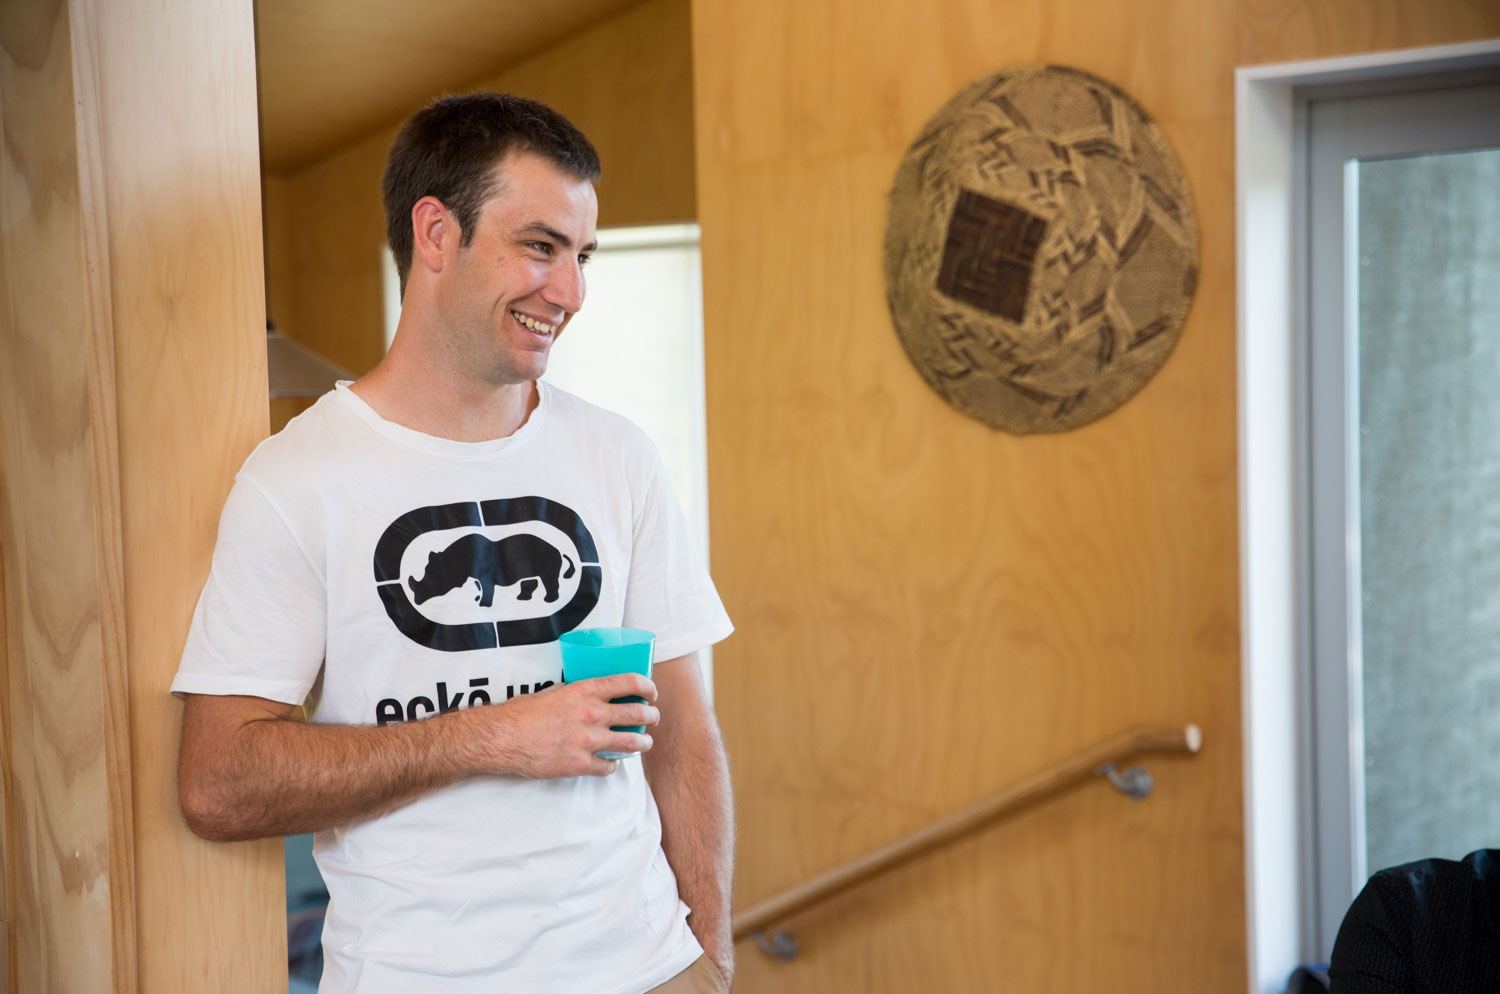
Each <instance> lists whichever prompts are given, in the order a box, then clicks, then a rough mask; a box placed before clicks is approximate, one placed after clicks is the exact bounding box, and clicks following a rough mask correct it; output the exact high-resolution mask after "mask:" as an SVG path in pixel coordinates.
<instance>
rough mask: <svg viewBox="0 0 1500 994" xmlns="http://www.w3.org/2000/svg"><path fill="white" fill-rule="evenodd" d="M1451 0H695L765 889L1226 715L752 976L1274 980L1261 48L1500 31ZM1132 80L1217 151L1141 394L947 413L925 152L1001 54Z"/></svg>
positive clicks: (893, 985) (842, 903)
mask: <svg viewBox="0 0 1500 994" xmlns="http://www.w3.org/2000/svg"><path fill="white" fill-rule="evenodd" d="M1497 17H1500V14H1497V13H1495V12H1489V11H1481V10H1480V9H1479V5H1474V4H1461V3H1437V4H1433V3H1426V2H1417V0H1401V2H1394V0H1392V2H1385V3H1376V4H1362V3H1356V2H1354V0H1347V2H1345V0H1327V2H1322V3H1314V4H1300V3H1286V2H1276V0H1242V2H1235V0H1220V2H1214V3H1207V4H1192V3H1186V2H1181V0H1143V2H1140V3H1133V4H1127V5H1117V4H1109V3H1104V2H1102V0H1057V2H1053V3H1047V4H1042V3H1027V4H1006V5H994V4H992V5H975V4H966V3H960V2H957V0H944V2H940V3H937V4H929V5H910V4H902V3H897V2H882V0H877V2H875V3H873V4H864V5H859V6H856V5H852V4H845V3H822V4H815V5H811V6H810V5H808V4H805V3H794V2H791V0H768V2H765V3H761V4H755V5H743V4H742V5H726V4H714V3H695V4H694V8H693V28H694V63H695V68H696V73H697V91H696V114H697V128H696V131H697V138H698V189H699V220H700V224H701V225H702V229H703V258H704V274H703V277H704V307H705V319H706V328H707V336H708V340H707V387H708V423H709V484H710V497H711V500H710V509H711V519H712V520H711V525H712V540H713V559H714V566H715V576H716V579H717V580H718V582H719V584H720V589H721V592H722V593H723V595H724V597H725V600H726V602H727V604H728V607H729V610H730V613H731V615H732V616H733V617H734V618H735V621H736V625H737V629H738V633H737V634H736V635H735V636H734V638H732V639H730V640H729V641H728V642H727V643H725V644H724V645H723V646H722V647H720V648H718V649H716V650H715V688H716V697H717V705H718V709H719V714H720V716H721V720H722V722H723V726H724V731H725V735H726V739H727V741H728V745H729V749H730V756H731V761H732V763H733V766H734V770H735V782H736V788H737V796H738V808H739V838H740V850H739V862H738V873H737V882H738V892H739V893H738V898H737V902H736V903H737V906H738V907H748V906H750V905H752V904H754V903H755V902H757V901H759V900H762V899H764V898H766V897H768V896H769V895H771V894H773V893H776V892H778V891H780V890H782V889H784V888H787V887H790V886H792V885H795V884H797V883H799V882H800V881H802V880H805V879H807V878H808V877H810V876H813V875H815V874H817V873H819V872H822V871H826V870H828V869H830V868H832V867H834V866H836V865H838V864H840V863H842V862H844V861H846V860H849V859H852V858H854V857H856V856H858V855H860V854H861V853H864V852H867V851H869V850H871V849H873V848H875V847H877V846H879V845H882V844H884V843H887V842H889V841H891V840H892V839H895V838H897V837H899V836H900V835H902V834H904V833H906V832H909V831H911V830H913V829H915V828H916V827H918V826H920V825H922V824H924V823H926V822H927V821H929V820H931V819H934V818H936V817H939V816H941V815H943V814H945V813H947V812H949V811H951V810H953V809H955V808H958V807H960V806H962V805H964V804H967V803H970V802H972V801H973V800H975V799H976V798H978V797H981V796H983V795H984V794H986V793H988V792H989V791H991V790H994V789H996V788H998V787H1000V786H1002V785H1004V784H1006V783H1008V782H1011V781H1013V780H1016V779H1018V778H1020V777H1021V776H1024V775H1026V774H1027V773H1029V772H1031V771H1032V770H1034V769H1037V768H1039V767H1040V766H1042V765H1044V764H1045V763H1046V762H1048V761H1049V760H1050V759H1051V758H1052V757H1056V756H1058V755H1064V754H1067V753H1068V752H1070V751H1072V750H1074V749H1076V748H1079V747H1080V746H1081V745H1082V744H1084V743H1087V742H1089V741H1090V740H1093V739H1095V738H1097V737H1100V736H1102V735H1104V734H1108V733H1109V732H1110V731H1111V730H1113V729H1114V728H1117V727H1119V726H1120V725H1122V724H1134V723H1157V722H1175V721H1195V722H1198V723H1200V724H1201V725H1202V726H1203V729H1204V734H1205V737H1206V741H1207V743H1208V745H1207V747H1206V748H1205V749H1204V751H1203V754H1202V755H1201V757H1199V758H1197V759H1195V760H1193V761H1191V762H1174V761H1166V760H1163V761H1158V762H1153V763H1151V764H1149V766H1150V768H1151V769H1152V770H1153V772H1154V773H1155V774H1156V775H1157V784H1158V787H1157V792H1156V794H1155V795H1154V796H1153V797H1152V799H1151V800H1150V801H1149V802H1147V803H1145V804H1132V803H1130V802H1128V801H1124V800H1123V799H1121V798H1120V797H1119V796H1118V795H1117V794H1114V793H1113V792H1111V791H1105V790H1101V791H1081V792H1076V793H1072V794H1069V795H1067V796H1063V797H1060V798H1058V799H1057V800H1056V801H1054V802H1053V803H1050V804H1048V805H1043V806H1040V807H1038V808H1036V809H1034V810H1033V811H1031V812H1029V813H1027V814H1026V815H1023V816H1022V817H1020V818H1018V819H1017V820H1015V821H1013V822H1008V823H1006V824H1002V825H998V826H996V827H994V828H992V829H989V830H986V831H984V832H982V833H980V834H979V835H977V836H975V837H973V838H972V839H969V840H967V841H965V842H962V843H958V844H956V845H954V846H952V847H949V848H946V849H944V850H942V851H940V852H938V853H935V854H933V855H932V856H931V857H930V858H929V859H926V860H923V861H920V862H917V863H913V864H911V865H909V866H907V867H905V868H903V869H902V870H899V871H897V872H896V873H895V874H894V875H892V876H891V877H889V878H888V879H886V880H885V881H883V882H880V883H876V884H873V885H871V886H870V887H868V888H861V889H860V890H858V891H854V892H850V893H849V894H846V895H844V896H843V897H840V898H838V899H836V900H835V901H834V902H833V903H831V904H829V905H827V906H825V907H823V908H822V909H817V910H814V911H810V912H808V913H807V914H805V915H803V916H802V917H801V919H800V920H799V921H796V922H794V923H792V924H793V926H794V929H795V931H796V932H797V934H798V937H799V939H801V941H802V944H803V951H804V953H803V956H802V958H800V959H799V960H798V961H797V962H796V963H795V964H792V965H784V964H779V963H775V962H772V961H770V960H768V959H766V958H765V957H763V956H761V955H759V954H758V953H755V952H754V951H753V947H749V946H742V947H741V950H740V976H739V980H738V982H737V984H736V989H737V990H743V991H745V992H746V994H756V992H758V991H785V992H800V991H808V992H812V991H827V990H859V991H864V992H872V994H879V992H884V991H893V992H894V991H900V990H906V989H909V988H913V987H915V988H917V989H936V990H965V991H967V990H992V989H1007V990H1028V991H1058V992H1072V991H1085V990H1109V991H1158V990H1242V989H1244V986H1245V983H1246V937H1245V928H1246V924H1245V883H1244V863H1243V860H1244V852H1243V828H1242V810H1241V809H1242V804H1243V800H1242V769H1243V764H1242V758H1241V749H1240V742H1241V732H1240V672H1239V649H1238V647H1239V614H1238V579H1237V577H1238V569H1237V518H1236V468H1235V467H1236V451H1235V447H1236V442H1235V438H1236V434H1235V417H1236V414H1235V331H1234V328H1235V323H1234V322H1235V309H1234V258H1233V238H1234V215H1233V199H1232V197H1233V179H1234V176H1233V160H1232V155H1233V89H1232V87H1233V69H1234V67H1235V66H1236V65H1237V64H1238V63H1239V62H1241V61H1270V60H1280V59H1284V58H1306V57H1311V56H1319V55H1334V54H1346V53H1348V52H1352V51H1364V50H1369V49H1372V48H1386V47H1398V46H1402V45H1409V44H1431V43H1435V42H1442V41H1457V40H1464V39H1469V38H1475V37H1481V36H1484V35H1485V34H1495V33H1496V32H1497V29H1500V23H1497ZM1039 63H1042V64H1045V63H1058V64H1064V65H1071V66H1075V67H1078V68H1081V69H1084V70H1086V71H1088V72H1091V73H1095V74H1097V75H1099V76H1102V77H1104V78H1105V79H1108V80H1111V81H1112V82H1114V83H1116V84H1117V85H1119V86H1121V87H1122V88H1124V89H1125V90H1126V91H1127V92H1129V93H1130V94H1131V95H1132V96H1133V97H1135V98H1136V99H1137V100H1138V101H1139V102H1140V103H1141V105H1142V106H1143V107H1144V108H1145V109H1146V110H1147V111H1148V112H1149V113H1150V114H1152V115H1153V117H1154V118H1155V119H1156V121H1157V123H1158V124H1159V125H1160V127H1161V128H1162V130H1163V132H1164V133H1165V135H1166V138H1167V140H1168V142H1169V143H1170V144H1171V145H1172V147H1173V148H1174V150H1175V151H1176V153H1177V155H1178V157H1179V159H1180V160H1181V162H1182V163H1183V166H1184V168H1185V170H1186V173H1187V176H1188V182H1189V184H1190V185H1191V187H1192V190H1193V194H1194V197H1195V199H1196V201H1197V205H1198V210H1199V223H1200V231H1201V244H1202V248H1201V258H1200V264H1201V274H1202V278H1201V280H1200V284H1199V288H1198V292H1197V297H1196V301H1195V303H1194V305H1193V308H1192V310H1191V312H1190V313H1189V315H1188V318H1187V323H1186V325H1185V327H1184V331H1183V334H1182V338H1181V341H1180V342H1179V344H1178V347H1177V349H1176V351H1175V352H1174V353H1173V355H1172V357H1171V358H1170V359H1169V360H1168V361H1167V363H1166V365H1165V366H1164V367H1163V369H1162V370H1161V372H1160V373H1159V374H1157V376H1156V377H1155V378H1154V379H1153V380H1152V381H1151V382H1150V383H1148V384H1147V386H1146V387H1145V388H1144V389H1143V391H1142V392H1141V393H1140V394H1139V395H1137V396H1136V397H1135V398H1134V399H1133V400H1131V401H1130V402H1129V403H1128V404H1126V405H1125V406H1124V407H1122V408H1121V409H1120V410H1118V411H1116V412H1115V413H1113V414H1111V415H1109V416H1108V417H1106V418H1104V419H1103V420H1101V421H1100V422H1098V423H1096V424H1094V425H1090V426H1087V427H1085V428H1082V429H1080V430H1077V431H1074V432H1071V433H1068V434H1065V435H1061V436H1058V437H1054V438H1025V439H1022V438H1015V437H1011V436H1008V435H1004V434H998V433H995V432H992V431H990V430H989V429H987V428H985V427H983V426H981V425H979V424H978V423H976V422H974V421H972V420H969V419H967V418H964V417H963V416H961V415H959V414H957V413H956V412H954V411H952V410H951V409H949V408H948V407H947V405H946V404H944V403H943V401H942V400H941V399H940V398H938V397H937V396H936V395H935V394H933V393H932V392H931V391H930V390H929V389H928V388H927V387H926V386H925V385H924V384H923V383H922V381H921V380H920V378H919V376H918V375H917V373H916V372H915V371H914V370H913V369H912V368H911V367H910V365H909V364H908V363H907V360H906V358H905V356H904V355H903V354H902V352H901V349H900V346H899V345H898V343H897V339H896V336H895V333H894V331H893V330H892V327H891V323H890V318H889V315H888V313H887V312H886V307H885V299H884V296H885V295H884V286H883V282H882V279H881V269H880V254H879V253H880V245H881V239H882V234H883V227H884V220H885V209H886V201H885V195H886V191H888V190H889V189H890V185H891V182H892V178H893V177H894V175H895V169H896V165H897V163H898V161H899V159H900V157H901V155H902V153H903V152H904V150H905V148H906V146H907V144H908V143H909V142H910V141H911V140H912V138H913V137H915V135H916V134H917V132H918V131H919V130H920V128H921V127H922V125H923V124H924V123H925V122H926V120H927V118H928V117H929V115H931V114H932V113H933V112H934V111H936V110H937V108H939V107H940V106H941V105H942V104H943V103H944V102H945V101H946V100H947V99H948V98H949V97H950V96H952V94H953V93H955V92H957V91H958V90H959V89H960V88H961V87H962V86H963V85H964V84H966V83H967V82H969V81H970V80H972V79H974V78H976V77H978V76H980V75H982V74H985V73H988V72H992V71H994V70H996V69H998V68H1001V67H1003V66H1007V65H1028V64H1039Z"/></svg>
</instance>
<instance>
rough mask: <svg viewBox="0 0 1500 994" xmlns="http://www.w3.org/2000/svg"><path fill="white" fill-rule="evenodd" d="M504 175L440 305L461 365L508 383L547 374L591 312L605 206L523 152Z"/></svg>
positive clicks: (579, 183)
mask: <svg viewBox="0 0 1500 994" xmlns="http://www.w3.org/2000/svg"><path fill="white" fill-rule="evenodd" d="M495 168H496V171H497V173H498V175H499V185H498V188H497V192H496V194H495V195H494V196H492V197H491V198H490V199H489V200H487V201H486V202H485V204H484V206H483V207H482V208H481V209H480V211H479V218H478V221H477V223H476V224H475V226H474V238H473V240H472V241H471V242H470V243H469V244H468V245H467V246H464V247H461V248H459V249H458V253H457V257H456V262H455V265H454V267H453V271H452V274H451V278H450V279H445V280H443V284H444V285H443V290H442V297H441V303H440V305H439V306H440V307H441V308H442V310H443V312H444V318H445V323H447V324H448V325H449V327H450V329H451V330H452V332H453V339H452V344H453V346H454V348H455V349H456V350H458V355H457V356H456V357H455V358H456V359H457V360H458V361H459V362H461V363H463V364H464V368H465V369H466V370H468V371H471V372H472V373H473V374H474V375H476V376H479V377H480V378H482V379H484V380H486V381H488V382H490V383H492V384H494V385H497V386H499V385H504V384H511V383H521V382H525V381H529V380H535V379H537V378H538V377H540V376H541V375H542V374H543V373H544V372H546V369H547V353H548V352H549V351H550V350H551V348H552V343H553V342H555V341H556V340H557V336H558V335H560V334H562V330H563V328H564V327H566V326H567V323H568V321H569V320H570V319H571V318H572V317H573V315H574V314H575V313H577V311H578V309H579V308H580V307H582V306H583V293H584V279H583V264H584V263H585V262H586V261H587V260H588V257H589V255H590V253H592V252H593V251H594V248H595V242H596V237H595V222H596V220H597V218H598V213H599V207H598V200H597V199H596V197H595V196H594V186H593V184H592V183H590V182H588V181H587V180H579V179H576V178H574V177H573V176H570V175H568V174H567V173H566V172H564V171H562V170H560V169H558V168H557V167H556V166H554V165H553V164H552V163H550V162H548V161H547V160H546V159H543V158H541V157H540V156H537V155H532V154H529V153H525V152H522V153H516V154H513V155H510V156H507V157H506V158H505V159H504V160H503V161H501V163H500V164H499V165H498V166H496V167H495ZM445 275H447V274H445Z"/></svg>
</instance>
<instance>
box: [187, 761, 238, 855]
mask: <svg viewBox="0 0 1500 994" xmlns="http://www.w3.org/2000/svg"><path fill="white" fill-rule="evenodd" d="M205 780H206V778H205V777H203V776H201V775H197V776H194V775H192V774H190V773H189V772H188V771H186V770H179V772H178V777H177V804H178V806H179V807H180V808H181V809H182V817H183V820H184V821H186V822H187V827H188V829H189V830H190V831H191V832H192V833H193V834H194V835H196V836H198V838H200V839H207V840H208V841H209V842H238V841H240V840H242V839H247V838H251V837H253V836H252V835H251V834H250V833H248V832H246V831H245V827H244V826H243V825H240V824H239V823H238V821H237V819H236V817H235V814H236V812H235V805H233V804H232V803H231V802H230V801H229V800H228V799H227V798H225V797H224V796H223V792H222V791H218V790H215V789H214V788H213V787H212V786H211V785H210V784H208V783H206V782H205Z"/></svg>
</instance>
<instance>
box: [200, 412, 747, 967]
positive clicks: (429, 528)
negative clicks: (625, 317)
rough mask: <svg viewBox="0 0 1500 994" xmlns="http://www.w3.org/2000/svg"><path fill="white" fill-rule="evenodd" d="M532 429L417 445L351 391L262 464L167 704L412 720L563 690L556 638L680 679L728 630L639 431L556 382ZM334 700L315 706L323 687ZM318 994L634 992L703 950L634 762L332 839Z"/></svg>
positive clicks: (225, 538) (272, 446)
mask: <svg viewBox="0 0 1500 994" xmlns="http://www.w3.org/2000/svg"><path fill="white" fill-rule="evenodd" d="M538 386H539V389H540V403H539V405H538V406H537V408H536V409H535V410H534V411H533V412H532V414H531V417H530V418H529V419H528V420H527V422H526V424H525V425H523V426H522V427H521V429H520V430H519V431H517V432H516V433H515V434H513V435H511V436H509V437H507V438H502V439H495V440H492V441H485V442H456V441H451V440H448V439H442V438H435V437H433V436H430V435H423V434H421V433H418V432H415V431H412V430H410V429H407V428H403V427H401V426H400V425H397V424H394V423H392V422H388V421H386V420H384V419H382V418H381V417H380V416H379V415H378V414H376V413H375V411H374V410H373V409H371V408H370V407H369V406H368V405H367V404H365V403H364V402H363V401H362V400H361V399H360V398H359V397H358V396H356V395H355V394H354V393H353V392H352V391H350V390H349V389H348V387H347V385H345V384H339V386H338V388H337V389H335V390H334V391H332V392H330V393H328V394H327V395H325V396H324V397H322V398H321V399H320V400H319V401H318V402H317V403H316V404H314V405H313V406H312V407H311V408H310V409H309V410H308V411H306V412H305V413H304V414H302V415H301V416H299V417H298V418H296V419H295V420H293V421H292V422H291V424H289V425H288V426H287V427H286V429H285V430H284V431H282V432H280V433H279V434H277V435H275V436H274V437H272V438H270V439H267V440H266V441H265V442H263V443H262V444H261V445H260V447H259V448H257V449H256V450H255V452H254V453H253V454H252V455H251V456H250V458H249V459H248V460H246V462H245V465H244V467H243V469H241V471H240V474H239V476H238V477H237V479H236V480H235V484H234V488H233V490H232V491H231V493H230V495H229V499H228V501H227V503H226V504H225V507H224V513H223V517H222V519H221V521H220V524H219V538H218V544H217V546H216V548H215V550H214V558H213V568H212V571H211V572H210V574H209V578H208V582H207V583H206V584H205V586H204V588H203V593H202V596H201V597H200V598H199V601H198V607H197V610H196V611H195V612H194V614H193V623H192V629H191V631H190V632H189V635H188V640H187V645H186V647H185V649H184V650H183V656H182V663H181V666H180V668H179V669H178V672H177V678H176V679H175V680H174V681H173V684H172V691H173V692H174V693H178V694H183V693H191V694H245V695H252V696H257V697H265V698H269V699H271V700H275V701H282V702H285V703H288V704H295V703H300V702H302V701H303V699H304V698H305V697H307V696H308V695H309V693H310V692H311V693H312V697H313V706H312V713H311V720H313V721H317V722H334V723H341V724H354V725H373V724H387V723H390V722H393V721H410V720H419V719H421V718H425V717H427V716H429V715H432V714H435V713H439V712H443V711H447V710H450V709H453V708H465V707H473V706H478V705H481V704H483V703H485V702H486V701H489V702H495V703H498V702H502V701H504V700H506V699H507V698H509V697H512V696H515V695H517V694H526V693H535V692H537V691H539V690H541V689H544V688H545V687H547V686H548V685H550V684H551V683H554V682H560V681H561V679H562V663H561V656H560V654H559V651H558V647H557V643H556V637H557V634H558V633H559V632H562V631H568V630H570V629H573V628H582V627H593V626H601V625H624V626H628V627H631V628H644V629H647V630H649V631H652V632H655V633H656V636H657V638H656V647H655V658H656V659H657V660H664V659H671V658H674V657H676V656H681V655H685V654H687V653H689V652H693V651H696V650H698V649H701V648H703V647H704V646H707V645H710V644H712V643H713V642H716V641H718V640H719V639H722V638H723V637H725V636H726V635H728V634H729V632H730V631H731V630H732V626H731V625H730V622H729V618H728V616H727V615H726V614H725V613H724V608H723V605H722V604H721V603H720V602H719V597H718V594H717V593H716V591H715V590H714V587H713V583H712V581H711V580H710V579H709V576H708V572H707V570H706V568H705V567H704V565H703V561H702V557H701V555H700V554H699V553H698V552H697V550H695V549H694V548H693V543H692V541H691V539H690V537H689V533H688V529H687V525H686V522H685V519H684V516H683V514H682V511H681V508H680V506H679V505H678V503H677V500H676V498H675V497H674V495H673V494H672V491H671V488H670V485H669V484H668V482H667V480H666V478H665V476H664V471H663V469H662V465H661V461H660V458H659V457H658V456H657V453H656V449H655V447H654V445H653V444H652V443H651V441H650V440H649V439H648V438H647V437H646V435H645V434H644V433H643V432H641V431H640V430H639V429H638V428H636V427H635V426H634V425H632V424H630V422H628V421H626V420H625V419H623V418H621V417H619V416H617V415H614V414H611V413H609V412H607V411H604V410H601V409H599V408H597V407H594V406H592V405H590V404H587V403H585V402H584V401H582V400H580V399H578V398H577V397H574V396H572V395H571V394H567V393H565V392H563V391H561V390H557V389H555V388H552V387H549V386H548V385H546V384H545V383H542V384H539V385H538ZM315 684H316V686H315ZM314 855H315V856H316V858H317V861H318V866H319V868H320V869H321V870H322V873H323V877H324V879H325V881H326V882H327V884H328V890H329V893H330V895H331V898H332V900H331V902H330V905H329V910H328V917H327V921H326V924H325V926H324V931H323V945H324V955H325V966H324V974H323V981H322V985H321V986H320V988H319V990H320V992H322V994H352V992H359V994H387V992H391V994H396V992H400V994H410V992H418V991H420V992H424V994H427V992H431V994H441V992H449V991H484V992H487V994H490V992H516V994H547V992H558V994H638V992H641V991H645V990H648V989H650V988H651V987H653V986H655V985H657V984H660V983H662V982H664V981H666V980H667V979H669V978H670V977H672V976H673V975H675V974H676V973H678V972H680V971H682V970H683V969H686V968H687V966H688V965H689V964H690V963H692V961H693V960H694V959H695V958H697V956H698V955H699V954H700V952H701V950H700V948H699V946H698V943H697V941H696V940H695V939H694V938H693V935H692V933H691V931H689V929H688V927H687V924H686V921H685V918H686V916H687V914H688V908H687V906H686V905H684V904H683V903H682V902H681V901H680V900H679V899H678V896H677V881H676V878H675V877H674V876H673V873H672V869H671V867H670V866H668V864H667V860H666V857H665V856H664V855H663V853H662V849H661V822H660V819H659V817H658V814H657V809H656V803H655V801H654V799H653V798H652V795H651V791H650V789H649V788H648V787H647V785H646V780H645V776H644V774H643V772H642V767H641V760H640V757H633V758H630V759H626V760H624V761H622V762H621V763H620V767H619V769H618V770H617V771H616V772H615V773H614V774H612V775H610V776H607V777H602V778H601V777H578V778H573V779H563V780H526V779H522V778H519V777H505V776H482V777H475V778H472V779H469V780H465V781H462V782H460V783H458V784H456V785H454V786H452V787H448V788H446V789H443V790H439V791H435V792H433V793H431V794H428V795H425V796H423V797H421V798H419V799H418V800H416V801H413V802H411V803H409V804H406V805H404V806H402V807H400V808H398V809H397V810H395V811H392V812H390V813H388V814H385V815H383V816H381V817H378V818H373V819H370V820H366V821H361V822H357V823H355V824H351V825H346V826H342V827H338V828H333V829H329V830H327V831H323V832H319V833H317V836H316V840H315V844H314Z"/></svg>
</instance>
